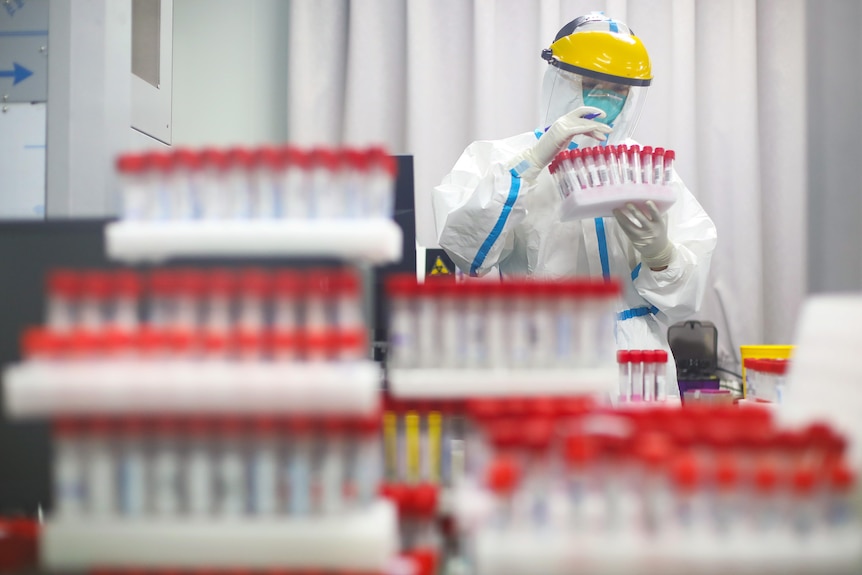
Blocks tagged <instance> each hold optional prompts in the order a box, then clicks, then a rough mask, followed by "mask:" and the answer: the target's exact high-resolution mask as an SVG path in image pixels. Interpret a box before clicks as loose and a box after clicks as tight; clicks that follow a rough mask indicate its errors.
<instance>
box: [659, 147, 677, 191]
mask: <svg viewBox="0 0 862 575" xmlns="http://www.w3.org/2000/svg"><path fill="white" fill-rule="evenodd" d="M674 158H676V152H674V151H673V150H666V151H665V153H664V178H663V180H662V181H663V182H664V184H665V185H666V186H667V185H669V184H670V183H671V181H672V180H673V161H674Z"/></svg>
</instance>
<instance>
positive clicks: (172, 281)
mask: <svg viewBox="0 0 862 575" xmlns="http://www.w3.org/2000/svg"><path fill="white" fill-rule="evenodd" d="M116 168H117V172H118V181H119V182H120V185H121V188H120V190H119V195H120V198H121V203H122V207H121V211H120V214H119V216H120V217H119V219H118V220H117V221H114V222H111V223H109V224H108V225H107V226H106V229H105V247H106V251H107V254H108V256H109V257H110V258H111V259H114V260H117V261H121V262H125V263H133V264H135V263H137V264H139V263H147V264H152V263H156V264H157V265H163V264H164V262H169V261H171V260H174V259H178V258H180V259H182V258H194V259H195V260H197V261H199V260H201V259H205V258H209V257H214V258H221V259H229V260H231V261H234V260H236V259H242V258H247V257H254V258H256V259H260V258H261V257H265V258H273V257H274V258H289V259H291V260H302V261H303V264H302V265H301V267H297V268H292V267H285V266H283V265H281V266H280V264H279V262H278V261H273V262H272V264H267V267H265V268H250V267H242V266H239V267H237V266H235V265H231V266H230V267H221V268H219V267H214V266H212V265H207V266H200V267H191V266H188V265H185V264H184V266H185V267H156V268H143V269H140V268H139V269H132V268H129V269H113V270H93V269H88V270H75V269H63V270H56V271H55V272H54V273H52V274H50V277H48V278H47V285H46V305H45V310H46V315H45V320H44V323H43V324H42V325H38V326H32V327H29V328H27V329H26V330H24V331H23V332H22V336H21V352H22V353H21V356H22V359H21V361H19V362H17V363H14V364H12V365H9V366H6V367H5V369H4V373H3V392H4V405H5V407H6V410H7V412H8V415H9V416H10V417H11V418H13V419H18V420H33V419H41V420H48V421H49V422H50V423H51V429H52V445H53V449H52V458H53V461H52V476H53V477H52V480H53V498H52V499H53V505H52V508H51V509H50V510H49V513H48V514H47V516H46V519H45V521H44V522H43V523H42V524H41V527H40V533H39V567H40V568H43V569H47V570H51V571H56V570H60V571H93V572H96V571H98V572H103V573H126V572H130V571H141V570H146V571H152V572H157V571H172V572H191V571H194V572H200V571H201V570H209V571H212V572H228V571H230V572H234V573H235V572H238V571H240V570H247V571H249V572H264V571H267V572H273V571H277V570H284V571H286V572H290V571H298V570H305V571H309V570H313V571H326V572H329V573H340V572H345V573H346V572H351V573H366V574H369V575H371V574H381V573H384V572H389V571H391V569H392V564H393V561H397V557H398V551H399V532H398V522H397V511H396V508H395V506H394V505H393V504H392V503H391V501H390V500H389V499H387V498H385V497H383V496H381V490H382V470H383V463H382V453H381V442H380V440H379V438H380V421H381V414H380V410H381V403H380V385H381V381H382V370H381V366H380V365H379V364H378V363H376V362H374V361H371V360H370V359H368V358H369V357H370V345H369V343H368V341H367V334H368V333H369V328H368V326H367V325H366V318H367V317H368V314H367V311H368V310H366V309H365V305H364V304H365V303H366V301H367V295H368V294H366V293H363V292H364V290H366V289H367V286H365V287H364V286H363V285H362V282H361V281H360V277H361V275H357V271H358V270H356V268H355V266H356V265H360V266H364V265H367V264H371V265H375V264H380V263H388V262H392V261H397V260H398V259H399V258H400V255H401V229H400V227H399V226H398V225H397V224H395V222H394V221H393V220H392V215H393V214H392V207H393V206H392V204H393V200H394V184H395V176H396V173H395V163H394V158H392V157H391V156H389V155H388V154H386V152H385V151H384V150H382V149H379V148H369V149H363V150H353V149H347V148H341V149H322V148H320V149H314V150H303V149H298V148H295V147H293V146H282V147H278V148H269V147H261V148H255V149H241V148H232V149H200V150H174V151H170V152H167V153H165V152H161V151H155V152H147V153H144V154H125V155H123V156H122V157H120V158H118V160H117V164H116ZM333 260H335V261H342V262H345V263H349V264H350V265H345V266H339V265H333V264H332V263H327V264H325V266H324V265H323V264H320V263H319V262H332V261H333ZM315 262H318V263H315ZM216 265H219V264H216ZM279 266H280V267H279ZM410 565H413V563H410Z"/></svg>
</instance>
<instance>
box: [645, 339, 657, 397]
mask: <svg viewBox="0 0 862 575" xmlns="http://www.w3.org/2000/svg"><path fill="white" fill-rule="evenodd" d="M642 357H643V381H644V388H643V400H644V401H649V402H652V401H656V386H655V373H656V365H655V364H656V352H655V351H653V350H644V351H643V356H642Z"/></svg>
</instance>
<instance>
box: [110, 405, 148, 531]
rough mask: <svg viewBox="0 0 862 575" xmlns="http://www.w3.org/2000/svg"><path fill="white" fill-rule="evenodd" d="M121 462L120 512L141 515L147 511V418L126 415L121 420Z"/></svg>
mask: <svg viewBox="0 0 862 575" xmlns="http://www.w3.org/2000/svg"><path fill="white" fill-rule="evenodd" d="M119 432H120V441H119V453H118V456H119V462H118V466H117V472H118V473H117V478H118V489H117V491H118V493H117V494H118V496H119V498H118V499H119V510H120V513H121V514H123V515H125V516H126V517H140V516H141V515H143V514H144V512H145V503H146V479H145V470H146V467H145V443H144V425H143V421H142V420H141V419H139V418H137V417H134V416H131V417H126V418H124V419H123V421H122V422H121V423H120V429H119Z"/></svg>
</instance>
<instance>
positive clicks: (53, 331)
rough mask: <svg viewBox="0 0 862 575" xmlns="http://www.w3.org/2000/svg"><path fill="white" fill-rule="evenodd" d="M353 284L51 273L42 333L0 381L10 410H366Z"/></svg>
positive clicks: (263, 275)
mask: <svg viewBox="0 0 862 575" xmlns="http://www.w3.org/2000/svg"><path fill="white" fill-rule="evenodd" d="M360 287H361V286H360V282H359V277H358V275H357V274H356V273H355V272H354V271H353V270H352V269H350V268H341V267H331V268H325V267H317V268H311V269H306V270H303V271H302V272H300V271H298V270H294V269H289V268H277V269H269V270H268V269H259V268H246V269H242V268H241V269H223V268H209V269H195V268H173V269H171V268H156V269H153V270H151V271H150V272H148V273H147V274H141V273H137V272H134V271H131V270H116V271H104V270H84V271H73V270H57V271H56V272H55V273H53V274H52V275H51V276H50V277H49V278H48V286H47V293H48V299H47V306H46V309H47V318H46V324H45V326H40V327H35V328H32V329H29V330H27V331H26V332H25V334H24V337H23V342H22V343H23V352H24V357H25V360H24V361H23V362H21V363H19V364H16V365H12V366H10V367H8V368H7V369H6V372H5V374H4V380H5V381H4V383H5V388H6V389H5V391H6V409H7V411H8V412H9V413H10V414H11V415H15V416H23V417H32V416H51V415H56V414H59V413H64V414H82V413H98V414H103V415H104V414H107V413H128V412H129V411H130V410H131V411H132V412H134V411H135V410H137V409H145V410H161V411H171V410H174V411H177V412H182V413H194V412H218V413H225V412H228V413H238V412H259V411H260V410H266V409H277V410H279V411H281V412H293V413H301V412H305V411H308V412H315V413H327V412H333V413H356V414H360V415H362V414H370V413H373V412H374V411H375V410H376V409H377V408H378V403H379V386H380V378H381V372H380V366H379V364H377V363H376V362H374V361H372V360H370V359H369V358H368V351H367V349H368V345H367V343H366V340H367V336H366V333H367V330H366V328H365V326H364V319H363V317H364V316H363V313H364V312H363V309H362V303H361V290H360ZM238 382H242V385H237V383H238Z"/></svg>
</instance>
